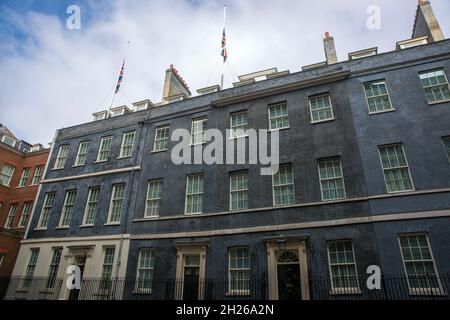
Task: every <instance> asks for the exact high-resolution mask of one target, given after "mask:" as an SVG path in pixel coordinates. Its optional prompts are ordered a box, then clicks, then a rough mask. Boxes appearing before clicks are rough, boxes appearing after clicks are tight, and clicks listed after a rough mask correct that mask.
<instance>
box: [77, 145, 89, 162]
mask: <svg viewBox="0 0 450 320" xmlns="http://www.w3.org/2000/svg"><path fill="white" fill-rule="evenodd" d="M83 146H86V150H85V151H84V152H83V153H81V152H82V148H83ZM88 152H89V141H81V142H80V144H79V145H78V151H77V156H76V158H75V164H74V166H75V167H81V166H84V165H86V158H87V155H88ZM81 160H82V161H81Z"/></svg>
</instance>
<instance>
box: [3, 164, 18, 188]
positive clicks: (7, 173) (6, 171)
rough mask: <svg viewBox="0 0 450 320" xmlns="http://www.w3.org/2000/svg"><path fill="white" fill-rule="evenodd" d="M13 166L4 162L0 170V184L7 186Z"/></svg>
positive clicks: (12, 172)
mask: <svg viewBox="0 0 450 320" xmlns="http://www.w3.org/2000/svg"><path fill="white" fill-rule="evenodd" d="M14 170H15V167H13V166H11V165H9V164H5V165H4V166H3V168H2V171H1V172H0V184H2V185H4V186H7V187H9V184H10V183H11V179H12V176H13V174H14Z"/></svg>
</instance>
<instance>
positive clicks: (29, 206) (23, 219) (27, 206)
mask: <svg viewBox="0 0 450 320" xmlns="http://www.w3.org/2000/svg"><path fill="white" fill-rule="evenodd" d="M25 210H27V211H25ZM32 210H33V201H26V202H24V203H23V207H22V214H21V215H20V220H19V224H18V225H17V226H18V227H19V228H25V227H26V226H27V222H28V219H29V218H30V216H31V211H32Z"/></svg>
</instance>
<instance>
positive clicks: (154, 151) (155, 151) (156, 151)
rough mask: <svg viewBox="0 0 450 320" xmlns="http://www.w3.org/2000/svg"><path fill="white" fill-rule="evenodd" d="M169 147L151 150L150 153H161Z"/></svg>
mask: <svg viewBox="0 0 450 320" xmlns="http://www.w3.org/2000/svg"><path fill="white" fill-rule="evenodd" d="M167 150H169V149H164V150H152V151H150V153H151V154H155V153H162V152H166V151H167Z"/></svg>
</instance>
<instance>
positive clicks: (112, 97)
mask: <svg viewBox="0 0 450 320" xmlns="http://www.w3.org/2000/svg"><path fill="white" fill-rule="evenodd" d="M129 47H130V41H128V42H127V47H126V49H125V55H124V56H123V59H122V64H121V65H120V69H119V73H118V75H117V78H116V79H118V77H119V76H120V72H121V71H122V66H123V64H124V62H125V58H126V57H127V53H128V48H129ZM116 87H117V80H116V82H115V84H114V88H113V93H112V96H111V103H110V104H109V109H108V118H109V117H110V116H111V109H112V106H113V103H114V98H115V97H116Z"/></svg>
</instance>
